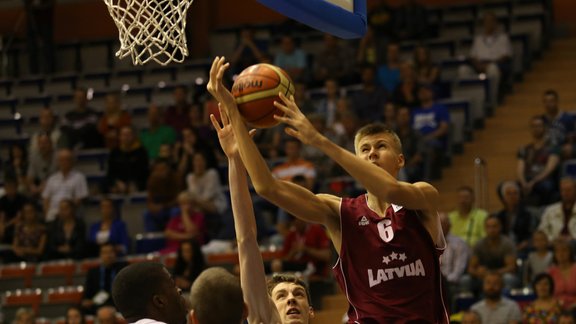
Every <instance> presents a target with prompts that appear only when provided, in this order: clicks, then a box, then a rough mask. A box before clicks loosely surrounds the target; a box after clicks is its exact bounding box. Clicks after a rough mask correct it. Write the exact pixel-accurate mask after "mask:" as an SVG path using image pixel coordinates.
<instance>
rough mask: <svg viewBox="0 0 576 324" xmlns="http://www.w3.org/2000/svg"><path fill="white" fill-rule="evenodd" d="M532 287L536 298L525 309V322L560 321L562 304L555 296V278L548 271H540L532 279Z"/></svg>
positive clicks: (523, 317) (523, 315) (523, 318)
mask: <svg viewBox="0 0 576 324" xmlns="http://www.w3.org/2000/svg"><path fill="white" fill-rule="evenodd" d="M532 288H533V289H534V293H535V294H536V300H534V301H533V302H532V303H530V305H528V306H527V307H526V308H525V309H524V312H523V314H522V321H523V323H558V318H559V317H560V314H562V305H561V304H560V301H559V300H558V299H556V298H554V279H553V278H552V277H551V276H550V275H549V274H547V273H539V274H538V275H536V277H535V278H534V280H533V281H532Z"/></svg>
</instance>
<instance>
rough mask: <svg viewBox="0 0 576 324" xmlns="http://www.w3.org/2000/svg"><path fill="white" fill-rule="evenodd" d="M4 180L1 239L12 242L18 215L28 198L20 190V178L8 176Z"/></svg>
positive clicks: (0, 211) (0, 203) (0, 213)
mask: <svg viewBox="0 0 576 324" xmlns="http://www.w3.org/2000/svg"><path fill="white" fill-rule="evenodd" d="M4 181H5V182H4V195H3V196H2V197H0V241H1V242H2V243H5V244H12V242H13V241H14V228H15V225H16V223H18V221H19V217H18V215H19V213H20V210H21V209H22V207H23V206H24V204H26V202H27V201H28V198H27V197H26V196H25V195H23V194H21V193H19V192H18V180H16V179H15V178H6V179H5V180H4Z"/></svg>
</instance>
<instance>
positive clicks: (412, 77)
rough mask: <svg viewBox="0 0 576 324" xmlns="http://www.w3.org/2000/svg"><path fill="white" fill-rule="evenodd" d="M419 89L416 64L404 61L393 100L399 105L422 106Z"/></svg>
mask: <svg viewBox="0 0 576 324" xmlns="http://www.w3.org/2000/svg"><path fill="white" fill-rule="evenodd" d="M418 89H419V86H418V83H417V80H416V71H415V70H414V66H413V65H412V63H410V62H408V61H404V62H402V64H401V65H400V83H399V84H398V85H397V86H396V88H395V89H394V92H393V93H392V102H394V103H395V104H396V105H398V106H406V107H410V108H416V107H420V100H419V98H418Z"/></svg>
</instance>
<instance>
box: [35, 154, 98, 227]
mask: <svg viewBox="0 0 576 324" xmlns="http://www.w3.org/2000/svg"><path fill="white" fill-rule="evenodd" d="M57 159H58V171H57V172H56V173H54V174H52V175H51V176H50V177H49V178H48V181H47V182H46V186H45V187H44V191H42V199H43V207H44V214H45V217H46V221H47V222H50V221H52V220H54V218H55V217H56V213H58V208H59V204H60V202H61V201H62V200H63V199H70V200H72V201H73V204H74V205H76V206H79V205H80V204H81V203H82V200H83V199H84V198H86V197H87V196H88V184H87V182H86V177H85V176H84V175H83V174H82V173H80V172H78V171H76V170H74V154H73V153H72V151H70V150H68V149H62V150H60V151H58V157H57Z"/></svg>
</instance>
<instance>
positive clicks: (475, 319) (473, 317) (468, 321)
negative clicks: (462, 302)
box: [460, 309, 482, 324]
mask: <svg viewBox="0 0 576 324" xmlns="http://www.w3.org/2000/svg"><path fill="white" fill-rule="evenodd" d="M460 324H482V319H481V318H480V314H478V312H477V311H474V310H471V309H470V310H467V311H464V312H463V313H462V321H460Z"/></svg>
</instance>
